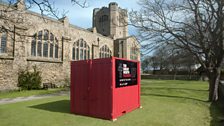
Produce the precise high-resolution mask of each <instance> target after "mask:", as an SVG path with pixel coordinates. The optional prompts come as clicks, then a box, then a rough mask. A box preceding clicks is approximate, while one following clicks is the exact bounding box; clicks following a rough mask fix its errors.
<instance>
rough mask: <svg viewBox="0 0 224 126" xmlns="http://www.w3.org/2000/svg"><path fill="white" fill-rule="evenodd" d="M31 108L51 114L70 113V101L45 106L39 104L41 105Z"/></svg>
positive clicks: (55, 102) (49, 103) (50, 103)
mask: <svg viewBox="0 0 224 126" xmlns="http://www.w3.org/2000/svg"><path fill="white" fill-rule="evenodd" d="M29 107H30V108H34V109H40V110H46V111H50V112H60V113H70V101H69V100H61V101H54V102H48V103H45V104H39V105H34V106H29Z"/></svg>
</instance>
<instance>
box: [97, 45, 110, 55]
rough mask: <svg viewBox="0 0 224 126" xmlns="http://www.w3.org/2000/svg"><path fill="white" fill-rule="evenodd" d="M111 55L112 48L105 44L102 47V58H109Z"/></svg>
mask: <svg viewBox="0 0 224 126" xmlns="http://www.w3.org/2000/svg"><path fill="white" fill-rule="evenodd" d="M111 56H112V53H111V50H110V49H109V47H108V46H107V45H104V46H103V47H101V48H100V58H107V57H111Z"/></svg>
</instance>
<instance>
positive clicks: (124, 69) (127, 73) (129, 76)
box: [115, 59, 137, 88]
mask: <svg viewBox="0 0 224 126" xmlns="http://www.w3.org/2000/svg"><path fill="white" fill-rule="evenodd" d="M115 69H116V88H119V87H126V86H131V85H137V63H136V62H130V61H125V60H119V59H116V61H115Z"/></svg>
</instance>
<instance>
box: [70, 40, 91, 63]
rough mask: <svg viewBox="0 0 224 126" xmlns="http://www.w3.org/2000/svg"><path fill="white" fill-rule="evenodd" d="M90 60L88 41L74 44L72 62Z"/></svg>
mask: <svg viewBox="0 0 224 126" xmlns="http://www.w3.org/2000/svg"><path fill="white" fill-rule="evenodd" d="M87 59H90V48H89V46H88V44H87V43H86V41H84V40H83V39H79V40H78V41H76V42H75V43H74V44H73V48H72V60H87Z"/></svg>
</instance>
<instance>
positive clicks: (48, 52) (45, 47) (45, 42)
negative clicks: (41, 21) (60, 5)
mask: <svg viewBox="0 0 224 126" xmlns="http://www.w3.org/2000/svg"><path fill="white" fill-rule="evenodd" d="M58 51H59V44H58V40H57V38H56V37H55V36H54V35H53V34H52V33H51V32H49V31H48V30H46V29H45V30H43V31H39V32H38V33H36V34H34V36H33V38H32V41H31V56H38V57H46V58H58V54H59V53H58Z"/></svg>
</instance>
